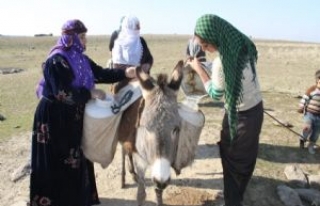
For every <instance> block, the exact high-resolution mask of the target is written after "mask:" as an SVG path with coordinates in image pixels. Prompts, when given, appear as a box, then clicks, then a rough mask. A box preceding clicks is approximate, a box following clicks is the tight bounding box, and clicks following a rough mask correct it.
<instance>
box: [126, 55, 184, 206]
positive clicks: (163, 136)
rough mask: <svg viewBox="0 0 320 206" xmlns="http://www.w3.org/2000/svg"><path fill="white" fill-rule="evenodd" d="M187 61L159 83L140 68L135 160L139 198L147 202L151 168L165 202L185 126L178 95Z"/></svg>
mask: <svg viewBox="0 0 320 206" xmlns="http://www.w3.org/2000/svg"><path fill="white" fill-rule="evenodd" d="M183 64H184V63H183V61H182V60H181V61H179V62H178V64H177V65H176V67H175V68H174V70H173V72H172V74H171V79H170V81H169V82H168V77H167V75H166V74H159V75H158V77H157V80H156V82H155V81H153V79H152V78H151V77H150V76H149V75H148V74H147V73H144V72H143V69H142V68H141V67H138V68H137V78H138V80H139V82H140V86H141V89H142V97H143V100H144V108H143V111H142V113H141V115H140V117H139V125H138V127H137V130H136V136H135V137H136V139H135V149H134V150H133V152H132V154H131V155H132V163H133V167H132V169H133V170H134V173H133V174H134V176H135V178H134V179H135V180H136V182H137V183H138V191H137V201H138V205H139V206H140V205H143V204H144V202H145V199H146V191H145V172H146V169H147V168H148V167H149V166H150V167H151V175H152V177H151V179H152V180H153V182H154V183H155V186H156V189H155V192H156V196H157V205H159V206H160V205H163V202H162V193H163V190H164V189H165V188H166V186H167V185H168V184H169V183H170V178H171V174H170V173H171V170H170V169H171V166H172V165H173V163H174V161H175V157H176V151H177V146H178V140H179V132H180V127H181V118H180V116H179V113H178V102H177V95H178V91H179V88H180V84H181V81H182V68H183Z"/></svg>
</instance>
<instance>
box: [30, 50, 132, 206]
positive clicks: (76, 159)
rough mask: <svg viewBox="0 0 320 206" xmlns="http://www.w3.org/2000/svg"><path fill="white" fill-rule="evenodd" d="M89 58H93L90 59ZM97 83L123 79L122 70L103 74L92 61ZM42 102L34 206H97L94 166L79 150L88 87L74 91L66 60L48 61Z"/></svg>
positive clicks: (36, 122)
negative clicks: (94, 205) (95, 205)
mask: <svg viewBox="0 0 320 206" xmlns="http://www.w3.org/2000/svg"><path fill="white" fill-rule="evenodd" d="M88 59H89V58H88ZM89 62H90V66H91V69H92V71H93V74H94V77H95V82H96V83H114V82H117V81H120V80H123V79H125V78H126V77H125V73H124V71H123V70H113V69H103V68H102V67H100V66H98V65H97V64H95V63H94V62H93V61H92V60H91V59H89ZM44 76H45V80H46V83H45V86H44V90H43V97H42V98H41V100H40V101H39V104H38V106H37V108H36V112H35V116H34V123H33V133H32V154H31V157H32V158H31V167H32V172H31V176H30V204H31V206H89V205H93V204H99V198H98V193H97V188H96V182H95V177H94V167H93V163H92V162H90V161H89V160H87V159H86V158H85V157H84V155H83V152H82V149H81V138H82V129H83V115H84V108H85V103H86V102H87V101H88V100H89V99H90V98H91V94H90V91H89V90H88V89H86V88H74V87H73V86H71V82H72V79H73V72H72V69H71V68H70V67H69V64H68V62H67V61H66V60H65V59H64V57H63V56H61V55H59V54H56V55H54V56H52V57H50V58H49V59H48V60H47V61H46V65H45V70H44Z"/></svg>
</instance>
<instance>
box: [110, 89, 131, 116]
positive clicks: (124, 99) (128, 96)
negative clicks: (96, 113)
mask: <svg viewBox="0 0 320 206" xmlns="http://www.w3.org/2000/svg"><path fill="white" fill-rule="evenodd" d="M132 96H133V91H131V90H129V91H127V92H126V93H125V94H124V95H123V97H122V98H121V99H120V101H119V104H118V105H117V104H114V105H112V106H111V111H112V113H113V114H117V113H119V112H120V109H121V107H122V106H123V105H125V104H127V103H128V102H129V101H130V100H131V98H132Z"/></svg>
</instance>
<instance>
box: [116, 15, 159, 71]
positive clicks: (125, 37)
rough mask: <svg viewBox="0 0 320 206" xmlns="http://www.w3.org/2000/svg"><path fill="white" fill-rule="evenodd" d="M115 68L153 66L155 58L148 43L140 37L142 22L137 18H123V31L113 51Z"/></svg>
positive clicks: (128, 16) (130, 16) (129, 16)
mask: <svg viewBox="0 0 320 206" xmlns="http://www.w3.org/2000/svg"><path fill="white" fill-rule="evenodd" d="M112 62H113V64H114V65H113V66H114V68H126V67H128V66H139V65H141V64H145V63H148V64H150V67H151V66H152V64H153V57H152V55H151V53H150V50H149V48H148V46H147V43H146V41H145V40H144V38H143V37H141V36H140V21H139V19H138V18H137V17H136V16H133V15H127V16H125V17H124V18H123V20H122V24H121V30H120V33H119V35H118V38H117V39H116V41H115V43H114V47H113V49H112Z"/></svg>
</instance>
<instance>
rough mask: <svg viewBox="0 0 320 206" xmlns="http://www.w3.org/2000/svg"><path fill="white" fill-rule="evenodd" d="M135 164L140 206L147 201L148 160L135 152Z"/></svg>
mask: <svg viewBox="0 0 320 206" xmlns="http://www.w3.org/2000/svg"><path fill="white" fill-rule="evenodd" d="M132 157H133V166H134V169H135V172H136V173H135V174H136V180H137V183H138V191H137V202H138V206H143V205H144V204H145V201H146V196H147V193H146V186H145V172H146V169H147V165H146V162H145V161H144V160H143V159H141V158H140V156H139V155H138V154H136V153H133V155H132Z"/></svg>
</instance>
